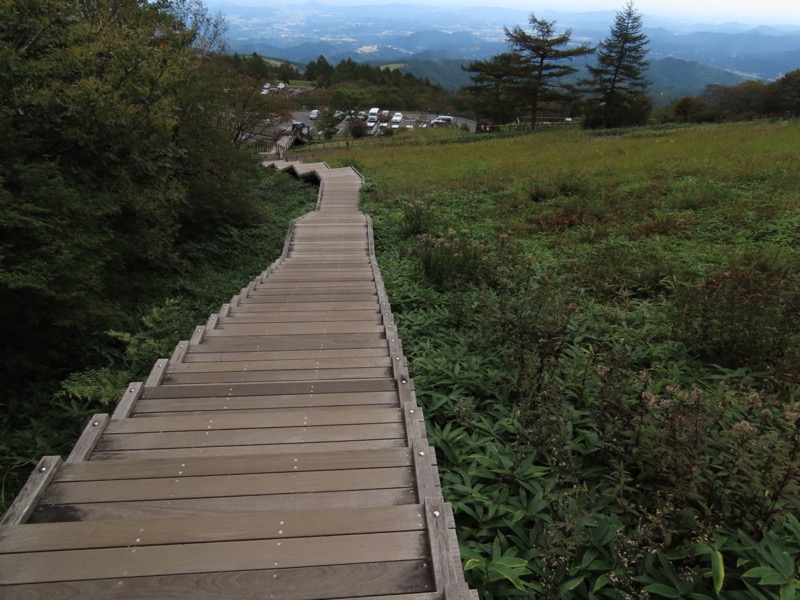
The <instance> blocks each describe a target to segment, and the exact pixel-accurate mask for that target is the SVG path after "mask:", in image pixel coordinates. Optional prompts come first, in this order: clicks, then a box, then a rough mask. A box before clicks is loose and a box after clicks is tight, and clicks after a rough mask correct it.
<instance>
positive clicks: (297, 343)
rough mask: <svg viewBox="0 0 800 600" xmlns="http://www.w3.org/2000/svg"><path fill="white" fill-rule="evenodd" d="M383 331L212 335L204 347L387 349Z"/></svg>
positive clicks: (213, 348) (211, 348)
mask: <svg viewBox="0 0 800 600" xmlns="http://www.w3.org/2000/svg"><path fill="white" fill-rule="evenodd" d="M385 340H386V338H385V335H384V334H383V333H380V332H378V333H337V334H332V333H329V334H319V335H300V336H292V335H273V336H270V337H268V338H266V337H264V336H259V335H251V336H239V337H228V338H225V337H221V336H217V337H210V338H208V339H207V340H206V342H205V343H204V344H203V346H199V347H198V348H197V349H194V350H193V351H199V350H200V348H203V347H205V348H207V349H208V351H212V352H220V351H222V350H229V349H238V350H268V351H279V350H286V351H295V350H326V349H327V350H335V349H347V348H383V347H385V346H386V341H385Z"/></svg>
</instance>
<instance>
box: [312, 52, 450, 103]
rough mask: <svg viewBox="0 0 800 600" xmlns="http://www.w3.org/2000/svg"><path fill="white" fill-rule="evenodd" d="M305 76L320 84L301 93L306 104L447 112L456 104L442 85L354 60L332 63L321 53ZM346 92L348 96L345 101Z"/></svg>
mask: <svg viewBox="0 0 800 600" xmlns="http://www.w3.org/2000/svg"><path fill="white" fill-rule="evenodd" d="M304 75H305V78H306V79H308V80H309V81H312V82H314V83H315V84H316V89H314V90H311V91H308V92H305V93H303V94H299V95H298V96H297V98H296V102H297V103H298V104H301V105H305V106H317V107H321V106H330V107H332V108H334V109H339V110H345V111H346V110H351V109H353V108H356V109H361V108H364V107H369V106H391V107H392V110H412V109H414V110H422V111H429V110H438V111H444V110H445V109H447V108H448V107H449V106H450V105H451V103H452V98H451V97H452V94H450V93H449V92H447V91H446V90H445V89H444V88H443V87H442V86H440V85H435V84H432V83H431V82H430V81H428V80H426V79H420V78H418V77H415V76H414V75H412V74H410V73H403V72H401V71H400V70H397V69H388V68H382V67H379V66H374V65H369V64H366V63H358V62H356V61H354V60H352V59H346V60H342V61H340V62H339V63H338V64H336V65H331V64H330V63H329V62H328V61H327V60H326V59H325V57H324V56H320V57H319V58H318V59H317V60H314V61H311V62H309V63H308V64H307V65H306V69H305V74H304ZM337 91H338V93H339V94H340V96H339V97H337ZM342 94H344V95H345V96H346V97H345V99H344V101H342V98H341V95H342ZM348 95H349V97H347V96H348ZM354 95H355V97H353V96H354Z"/></svg>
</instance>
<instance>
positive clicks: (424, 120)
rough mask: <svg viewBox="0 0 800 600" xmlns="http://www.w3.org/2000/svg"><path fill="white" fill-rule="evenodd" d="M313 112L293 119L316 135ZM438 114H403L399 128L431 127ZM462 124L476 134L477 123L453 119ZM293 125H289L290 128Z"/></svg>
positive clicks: (306, 112)
mask: <svg viewBox="0 0 800 600" xmlns="http://www.w3.org/2000/svg"><path fill="white" fill-rule="evenodd" d="M395 112H397V111H393V110H390V111H389V119H391V117H392V115H394V114H395ZM310 114H311V111H310V110H305V111H296V112H292V118H293V119H294V120H295V121H300V122H301V123H305V124H306V125H308V126H309V127H310V128H311V129H312V131H314V132H315V133H317V132H318V129H317V127H316V126H315V120H314V119H311V118H310ZM438 116H439V115H438V113H404V114H403V121H402V123H397V125H398V127H397V128H400V127H406V128H409V127H410V128H418V127H430V126H431V125H430V122H431V121H432V120H434V119H435V118H436V117H438ZM462 123H466V124H467V127H469V130H470V131H472V132H474V131H475V121H472V120H469V119H462V118H460V117H453V125H452V126H453V127H460V126H461V124H462ZM290 125H291V124H287V126H290ZM346 125H347V121H345V120H344V119H342V121H341V122H340V123H339V127H340V129H342V128H344V127H345V126H346ZM392 125H395V123H391V122H387V123H385V126H386V127H391V126H392Z"/></svg>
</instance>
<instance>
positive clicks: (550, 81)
mask: <svg viewBox="0 0 800 600" xmlns="http://www.w3.org/2000/svg"><path fill="white" fill-rule="evenodd" d="M528 21H529V23H530V25H531V28H532V29H533V32H532V33H528V32H527V31H524V30H523V29H522V28H521V27H519V26H516V27H514V29H511V30H509V29H506V30H505V33H506V40H508V44H509V46H511V48H512V50H513V51H514V52H516V53H517V54H518V55H519V57H520V63H521V73H520V75H521V79H520V92H521V93H523V94H524V95H525V96H526V97H527V100H528V103H529V105H530V109H531V125H532V127H534V128H535V127H536V117H537V114H538V111H539V105H540V104H541V103H542V102H548V101H555V102H563V101H565V100H569V99H571V98H572V95H573V94H572V92H573V86H572V85H571V84H570V83H569V76H570V75H573V74H574V73H577V71H578V69H577V67H573V66H572V65H571V64H569V63H570V62H571V61H572V59H573V58H575V57H578V56H585V55H587V54H591V53H592V52H594V48H592V47H590V46H588V45H586V44H580V45H570V43H571V41H572V31H571V30H569V29H567V30H566V31H564V32H563V33H560V34H559V33H557V32H556V28H555V21H548V20H545V19H537V18H536V16H535V15H533V14H531V15H530V17H529V19H528Z"/></svg>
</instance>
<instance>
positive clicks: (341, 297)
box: [247, 292, 375, 304]
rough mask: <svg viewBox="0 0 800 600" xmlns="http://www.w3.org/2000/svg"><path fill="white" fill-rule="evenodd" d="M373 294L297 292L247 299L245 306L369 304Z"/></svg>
mask: <svg viewBox="0 0 800 600" xmlns="http://www.w3.org/2000/svg"><path fill="white" fill-rule="evenodd" d="M374 299H375V294H374V292H373V293H363V292H362V293H354V294H351V293H346V292H338V293H337V292H330V293H325V292H321V293H319V294H314V293H312V292H303V293H300V292H297V293H294V294H275V295H270V296H255V297H253V298H247V304H270V303H274V302H369V301H374Z"/></svg>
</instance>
